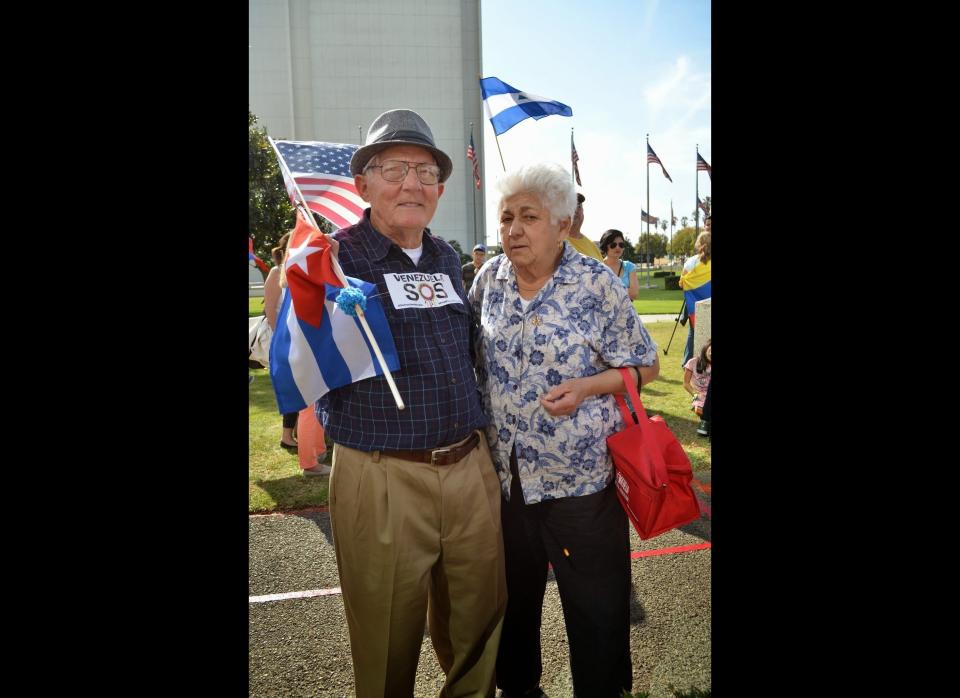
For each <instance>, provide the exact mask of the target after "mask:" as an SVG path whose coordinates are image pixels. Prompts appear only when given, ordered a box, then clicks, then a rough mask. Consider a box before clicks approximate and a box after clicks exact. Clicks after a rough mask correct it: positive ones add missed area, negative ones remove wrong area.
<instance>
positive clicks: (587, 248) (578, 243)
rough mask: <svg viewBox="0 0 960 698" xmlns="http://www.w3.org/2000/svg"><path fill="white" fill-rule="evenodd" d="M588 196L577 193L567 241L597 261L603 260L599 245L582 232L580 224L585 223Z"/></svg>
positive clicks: (578, 250)
mask: <svg viewBox="0 0 960 698" xmlns="http://www.w3.org/2000/svg"><path fill="white" fill-rule="evenodd" d="M586 198H587V197H585V196H584V195H583V194H580V193H578V194H577V210H576V212H575V213H574V214H573V224H572V225H571V227H570V235H569V236H568V237H567V242H569V243H570V244H571V245H573V246H574V248H575V249H576V250H577V252H579V253H580V254H582V255H586V256H587V257H593V258H594V259H596V260H597V261H599V262H602V261H603V255H602V254H601V253H600V248H599V247H597V245H596V243H595V242H594V241H593V240H591V239H590V238H588V237H587V236H586V235H584V234H583V233H581V232H580V226H582V225H583V202H584V201H585V200H586Z"/></svg>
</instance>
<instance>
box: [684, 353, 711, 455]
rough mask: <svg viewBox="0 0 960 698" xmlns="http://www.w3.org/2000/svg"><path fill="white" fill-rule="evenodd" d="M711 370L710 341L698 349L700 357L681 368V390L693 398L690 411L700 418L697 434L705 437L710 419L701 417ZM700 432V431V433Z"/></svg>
mask: <svg viewBox="0 0 960 698" xmlns="http://www.w3.org/2000/svg"><path fill="white" fill-rule="evenodd" d="M712 370H713V354H712V349H711V341H710V340H709V339H708V340H707V343H706V344H704V345H703V348H701V349H700V356H698V357H697V358H695V359H693V358H692V359H690V360H689V361H688V362H687V363H686V365H685V366H684V367H683V389H684V390H686V391H687V392H688V393H690V394H691V395H692V396H693V401H692V402H691V403H690V409H691V410H693V411H694V412H696V413H697V414H698V415H700V416H701V419H700V426H699V427H698V428H697V433H698V434H703V435H704V436H706V435H707V434H709V433H710V424H709V420H710V417H709V415H707V416H706V417H704V416H703V407H704V403H705V402H706V400H707V390H708V389H709V387H710V373H711V372H712ZM701 430H702V431H701Z"/></svg>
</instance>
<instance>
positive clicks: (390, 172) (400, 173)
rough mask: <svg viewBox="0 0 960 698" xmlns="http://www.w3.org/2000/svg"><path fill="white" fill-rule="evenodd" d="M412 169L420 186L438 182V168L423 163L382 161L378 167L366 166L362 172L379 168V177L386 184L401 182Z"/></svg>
mask: <svg viewBox="0 0 960 698" xmlns="http://www.w3.org/2000/svg"><path fill="white" fill-rule="evenodd" d="M411 167H413V168H414V169H415V170H416V171H417V179H419V180H420V183H421V184H436V183H437V182H439V181H440V168H439V167H438V166H437V165H428V164H427V163H425V162H407V161H405V160H384V161H383V163H382V164H380V165H367V166H366V167H365V168H364V172H366V171H367V170H373V169H376V168H380V176H382V177H383V178H384V179H385V180H386V181H388V182H402V181H403V180H404V179H406V178H407V172H409V171H410V168H411Z"/></svg>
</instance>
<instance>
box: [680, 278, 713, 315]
mask: <svg viewBox="0 0 960 698" xmlns="http://www.w3.org/2000/svg"><path fill="white" fill-rule="evenodd" d="M680 288H682V289H683V300H684V301H685V302H686V304H687V315H689V316H690V326H691V327H695V326H696V325H695V321H694V317H693V316H694V313H695V311H696V308H697V301H702V300H706V299H707V298H710V262H707V263H706V264H704V263H703V262H697V266H695V267H694V268H693V269H692V270H691V271H685V272H683V273H682V274H681V275H680Z"/></svg>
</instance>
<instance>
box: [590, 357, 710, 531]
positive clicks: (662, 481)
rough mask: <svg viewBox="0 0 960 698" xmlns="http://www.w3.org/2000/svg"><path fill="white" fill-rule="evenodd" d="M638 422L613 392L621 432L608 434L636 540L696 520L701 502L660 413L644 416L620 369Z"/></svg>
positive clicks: (628, 376)
mask: <svg viewBox="0 0 960 698" xmlns="http://www.w3.org/2000/svg"><path fill="white" fill-rule="evenodd" d="M620 373H621V375H622V376H623V382H624V384H625V385H626V386H627V394H628V395H629V396H630V402H631V403H633V406H634V408H635V410H636V413H637V421H638V423H634V418H633V415H631V414H630V411H629V410H628V409H627V405H626V403H625V402H624V400H623V397H622V396H620V395H616V394H614V396H613V397H614V399H615V400H616V401H617V406H618V407H619V408H620V413H621V414H622V415H623V421H624V424H626V426H625V427H624V429H623V430H622V431H618V432H617V433H616V434H612V435H610V436H608V437H607V448H608V449H609V450H610V456H611V458H612V459H613V466H614V468H615V470H616V481H617V496H618V497H619V499H620V504H622V505H623V510H624V511H625V512H626V513H627V516H628V517H629V518H630V521H632V522H633V527H634V528H635V529H637V533H638V534H639V535H640V538H641V539H643V540H646V539H647V538H653V537H654V536H659V535H660V534H661V533H665V532H667V531H669V530H671V529H674V528H676V527H677V526H683V525H684V524H688V523H690V522H691V521H695V520H696V519H698V518H700V505H699V504H698V503H697V496H696V495H695V494H694V493H693V488H692V487H691V485H690V481H691V480H692V479H693V468H692V467H691V466H690V459H689V458H687V454H686V453H684V451H683V447H682V446H681V445H680V442H679V441H677V437H675V436H674V435H673V433H672V432H671V431H670V428H669V427H668V426H667V423H666V422H664V421H663V417H660V416H659V415H658V416H656V417H647V413H646V411H645V410H644V409H643V403H641V402H640V395H639V394H638V393H637V388H636V386H635V385H634V381H633V376H632V375H631V374H630V371H628V370H627V369H625V368H621V369H620Z"/></svg>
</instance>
